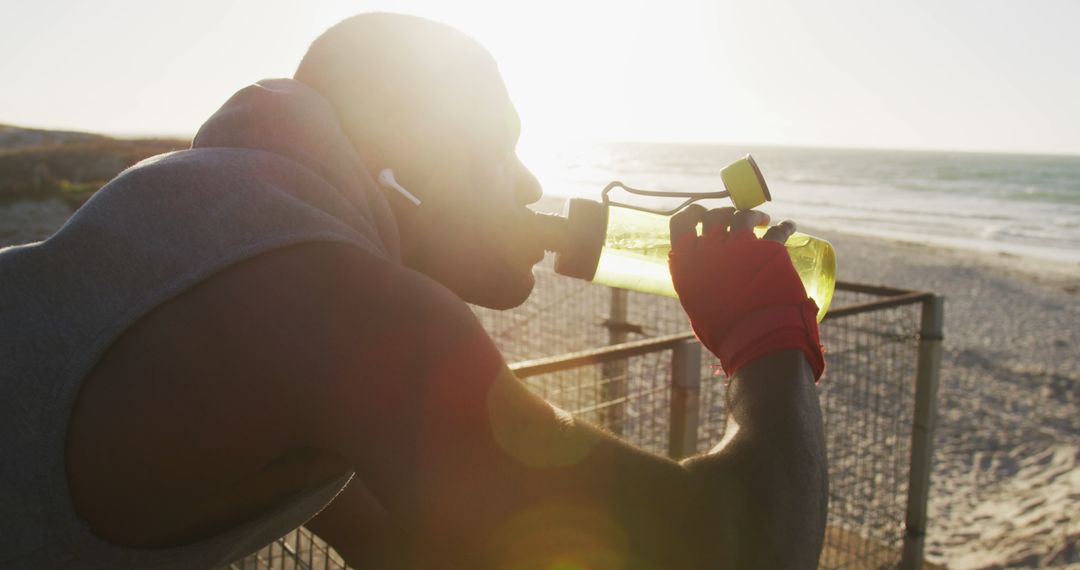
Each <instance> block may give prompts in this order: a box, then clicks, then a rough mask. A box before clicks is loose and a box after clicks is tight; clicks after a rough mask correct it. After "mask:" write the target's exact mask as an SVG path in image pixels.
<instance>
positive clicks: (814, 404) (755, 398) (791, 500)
mask: <svg viewBox="0 0 1080 570" xmlns="http://www.w3.org/2000/svg"><path fill="white" fill-rule="evenodd" d="M727 412H728V422H727V428H726V431H725V436H724V440H723V441H722V442H721V443H720V444H719V445H718V446H717V447H716V448H714V449H713V450H712V451H710V452H709V453H708V454H706V455H703V456H700V457H696V458H693V459H691V460H688V461H687V462H686V463H685V464H686V467H687V468H688V469H689V470H690V471H691V472H693V473H695V474H696V475H697V476H698V477H700V478H701V479H702V484H703V486H704V487H705V488H706V489H708V492H709V494H710V495H712V496H715V497H717V498H718V499H717V500H718V501H720V500H721V499H719V498H720V497H723V499H722V500H723V501H725V502H724V503H723V504H716V509H717V514H718V518H717V519H716V527H715V529H713V531H714V533H715V534H716V540H717V541H718V542H717V544H718V545H719V546H720V547H719V548H717V550H718V553H717V555H718V556H719V557H720V558H721V559H722V560H724V561H725V562H727V564H725V567H731V568H815V567H816V566H817V559H818V555H819V553H820V551H821V545H822V541H823V539H824V533H825V515H826V508H827V501H828V471H827V464H826V458H825V440H824V433H823V428H822V422H821V410H820V406H819V404H818V399H817V393H816V390H815V388H814V382H813V375H812V373H811V371H810V368H809V365H808V364H807V363H806V360H805V358H804V357H803V355H802V353H801V352H799V351H794V350H792V351H783V352H778V353H775V354H773V355H770V356H768V357H765V358H762V359H760V360H757V361H755V362H753V363H751V364H748V365H747V366H745V367H744V368H743V369H741V370H740V371H739V373H738V374H736V376H735V378H734V379H733V380H732V382H731V385H730V387H729V388H728V406H727Z"/></svg>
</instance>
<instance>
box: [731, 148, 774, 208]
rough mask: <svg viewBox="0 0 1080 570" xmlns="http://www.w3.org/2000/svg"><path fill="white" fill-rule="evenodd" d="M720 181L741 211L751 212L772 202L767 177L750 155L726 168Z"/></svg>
mask: <svg viewBox="0 0 1080 570" xmlns="http://www.w3.org/2000/svg"><path fill="white" fill-rule="evenodd" d="M720 179H721V180H723V181H724V188H726V189H727V191H728V193H730V194H731V201H732V202H733V203H734V204H735V207H736V208H738V209H740V210H750V209H752V208H756V207H758V206H760V205H762V204H764V203H765V202H768V201H770V200H772V195H770V194H769V187H768V186H766V185H765V177H764V176H762V175H761V170H760V169H759V168H758V165H757V163H756V162H754V157H752V156H750V155H749V154H748V155H746V156H745V157H743V158H740V159H739V160H736V161H735V162H732V163H731V164H729V165H727V166H725V167H724V168H723V170H721V171H720Z"/></svg>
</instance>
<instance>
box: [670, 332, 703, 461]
mask: <svg viewBox="0 0 1080 570" xmlns="http://www.w3.org/2000/svg"><path fill="white" fill-rule="evenodd" d="M700 394H701V344H700V343H699V342H698V341H697V340H685V341H683V342H680V343H679V344H677V345H675V348H673V349H672V350H671V413H670V415H669V416H668V417H670V418H671V428H670V431H669V432H668V456H669V457H671V458H672V459H682V458H684V457H688V456H690V455H693V454H694V453H696V452H697V441H698V414H699V409H700V406H699V402H700Z"/></svg>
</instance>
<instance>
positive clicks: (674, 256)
mask: <svg viewBox="0 0 1080 570" xmlns="http://www.w3.org/2000/svg"><path fill="white" fill-rule="evenodd" d="M668 265H669V267H670V269H671V279H672V282H673V283H674V285H675V291H676V292H678V294H679V301H680V302H681V303H682V306H683V309H685V310H686V314H687V315H689V316H690V324H691V326H693V328H694V333H695V334H696V335H697V337H698V339H699V340H701V343H702V344H704V345H705V347H706V348H708V349H709V350H710V351H711V352H712V353H713V354H715V355H716V356H717V357H719V358H720V364H721V366H722V367H723V368H724V372H725V373H726V374H727V375H728V377H731V376H733V375H734V374H735V373H736V372H738V370H739V369H740V368H742V367H743V366H744V365H746V364H748V363H750V362H752V361H754V360H756V359H758V358H761V357H762V356H765V355H767V354H771V353H773V352H779V351H781V350H789V349H796V350H801V351H802V352H803V354H805V355H806V359H807V361H808V362H809V363H810V367H811V368H812V369H813V371H814V380H815V381H817V380H818V379H820V378H821V374H822V372H824V371H825V358H824V348H823V347H822V346H821V340H820V336H819V332H818V324H817V318H816V317H817V312H818V307H817V304H816V303H814V301H813V300H812V299H810V298H809V297H807V296H806V290H805V289H804V288H803V284H802V281H800V280H799V275H798V273H796V272H795V267H794V266H792V264H791V258H790V257H789V256H788V253H787V249H785V248H784V246H783V244H781V243H779V242H775V241H771V240H759V239H757V237H755V236H754V233H753V232H752V231H750V230H736V231H734V232H728V231H727V229H726V228H724V227H721V226H714V227H712V228H710V229H709V230H708V231H706V232H705V234H704V235H702V236H701V237H698V236H697V235H696V234H695V233H694V232H689V233H686V234H685V235H683V236H680V237H679V238H677V239H676V240H675V243H674V244H673V247H672V248H671V253H670V254H669V255H668Z"/></svg>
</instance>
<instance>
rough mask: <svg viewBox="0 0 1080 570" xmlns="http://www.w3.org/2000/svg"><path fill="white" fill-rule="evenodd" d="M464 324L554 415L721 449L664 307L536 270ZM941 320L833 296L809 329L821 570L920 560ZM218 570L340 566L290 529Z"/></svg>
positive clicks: (710, 371) (876, 295) (861, 296)
mask: <svg viewBox="0 0 1080 570" xmlns="http://www.w3.org/2000/svg"><path fill="white" fill-rule="evenodd" d="M476 313H477V316H478V317H479V318H480V320H481V321H482V322H483V323H484V326H485V328H486V329H487V330H488V331H489V334H490V335H491V336H492V338H494V339H495V342H496V343H497V344H498V345H499V347H500V349H501V350H502V351H503V354H504V355H505V356H506V358H507V360H508V361H510V362H517V364H514V365H512V368H514V369H515V372H516V374H517V375H518V376H519V377H520V378H522V380H523V381H524V382H525V383H526V384H527V385H529V386H530V388H531V389H533V390H534V391H535V392H536V393H538V394H540V395H542V396H543V397H545V398H546V399H548V400H549V401H551V402H552V403H554V404H555V405H557V406H559V407H561V408H564V409H566V410H568V411H570V412H573V413H574V414H575V415H576V416H578V417H580V418H582V419H584V420H587V421H590V422H593V423H596V424H598V425H601V426H603V427H605V428H606V429H608V430H610V431H611V432H613V433H616V434H618V435H620V436H621V437H624V438H626V439H627V440H629V441H631V442H633V443H635V444H637V445H639V446H641V447H643V448H645V449H647V450H649V451H652V452H655V453H661V454H666V455H669V456H671V457H676V458H678V457H684V456H686V455H689V454H692V453H694V452H701V451H705V450H707V449H709V448H711V447H712V446H714V445H715V444H716V443H718V442H719V441H720V439H721V437H722V435H723V427H724V401H725V399H724V382H723V380H722V377H718V376H717V373H716V371H717V365H718V363H717V362H716V361H715V359H714V358H713V357H712V355H711V354H709V353H708V352H707V351H704V350H702V349H701V347H700V345H699V344H698V343H697V341H696V340H694V339H693V336H692V335H691V334H689V333H687V332H686V331H687V330H689V323H688V322H687V321H686V317H685V315H684V314H683V312H682V310H681V308H680V307H679V304H678V301H677V300H675V299H668V298H663V297H656V296H652V295H645V294H640V293H635V292H627V291H622V290H615V289H610V288H607V287H602V286H596V285H591V284H588V283H584V282H580V281H575V280H570V279H566V278H563V277H559V276H556V275H554V274H552V273H550V272H549V271H538V272H537V288H536V291H535V293H534V294H533V296H532V297H530V299H529V301H528V302H526V303H525V304H524V305H523V306H521V307H519V308H517V309H514V310H512V311H502V312H499V311H489V310H486V309H479V308H478V309H476ZM941 321H942V300H941V298H940V297H936V296H934V295H931V294H929V293H919V292H909V291H901V290H896V289H891V288H885V287H872V286H865V285H857V284H847V283H841V284H839V285H838V288H837V294H836V297H835V299H834V301H833V309H832V310H830V312H829V314H828V315H827V316H826V320H825V322H824V323H823V325H822V329H821V331H822V340H823V343H824V344H825V346H826V350H827V361H828V369H827V370H826V372H825V375H824V376H823V377H822V380H821V383H820V385H819V395H820V399H821V406H822V411H823V415H824V419H825V433H826V440H827V448H828V454H829V474H830V491H829V499H830V504H829V519H828V520H829V522H828V530H827V534H826V545H825V548H824V550H823V552H822V556H821V560H820V567H821V568H874V569H877V568H895V567H903V568H917V567H919V565H920V563H921V559H922V547H923V537H924V535H925V529H926V499H927V492H928V485H929V473H930V453H931V439H932V438H931V437H930V436H931V435H932V428H933V418H934V415H935V410H934V401H935V397H936V386H937V370H938V366H939V359H940V339H941V326H942V322H941ZM582 347H594V348H590V349H588V350H584V351H582ZM231 567H232V568H283V569H285V568H320V569H322V568H344V567H345V566H344V565H343V564H342V563H341V561H340V558H337V557H336V554H334V553H332V552H331V551H329V550H328V549H327V548H326V547H325V545H323V544H321V543H320V542H319V541H318V539H314V540H313V539H312V537H311V536H310V534H308V533H307V532H306V531H304V530H303V529H299V530H297V531H294V532H293V533H291V534H290V535H289V536H286V537H284V538H282V539H280V540H279V541H277V542H276V543H275V544H274V545H271V546H270V547H267V548H265V549H263V550H262V551H260V552H259V553H256V554H255V555H252V556H251V557H248V558H247V559H244V560H242V561H238V562H236V563H234V564H233V565H232V566H231Z"/></svg>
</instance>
